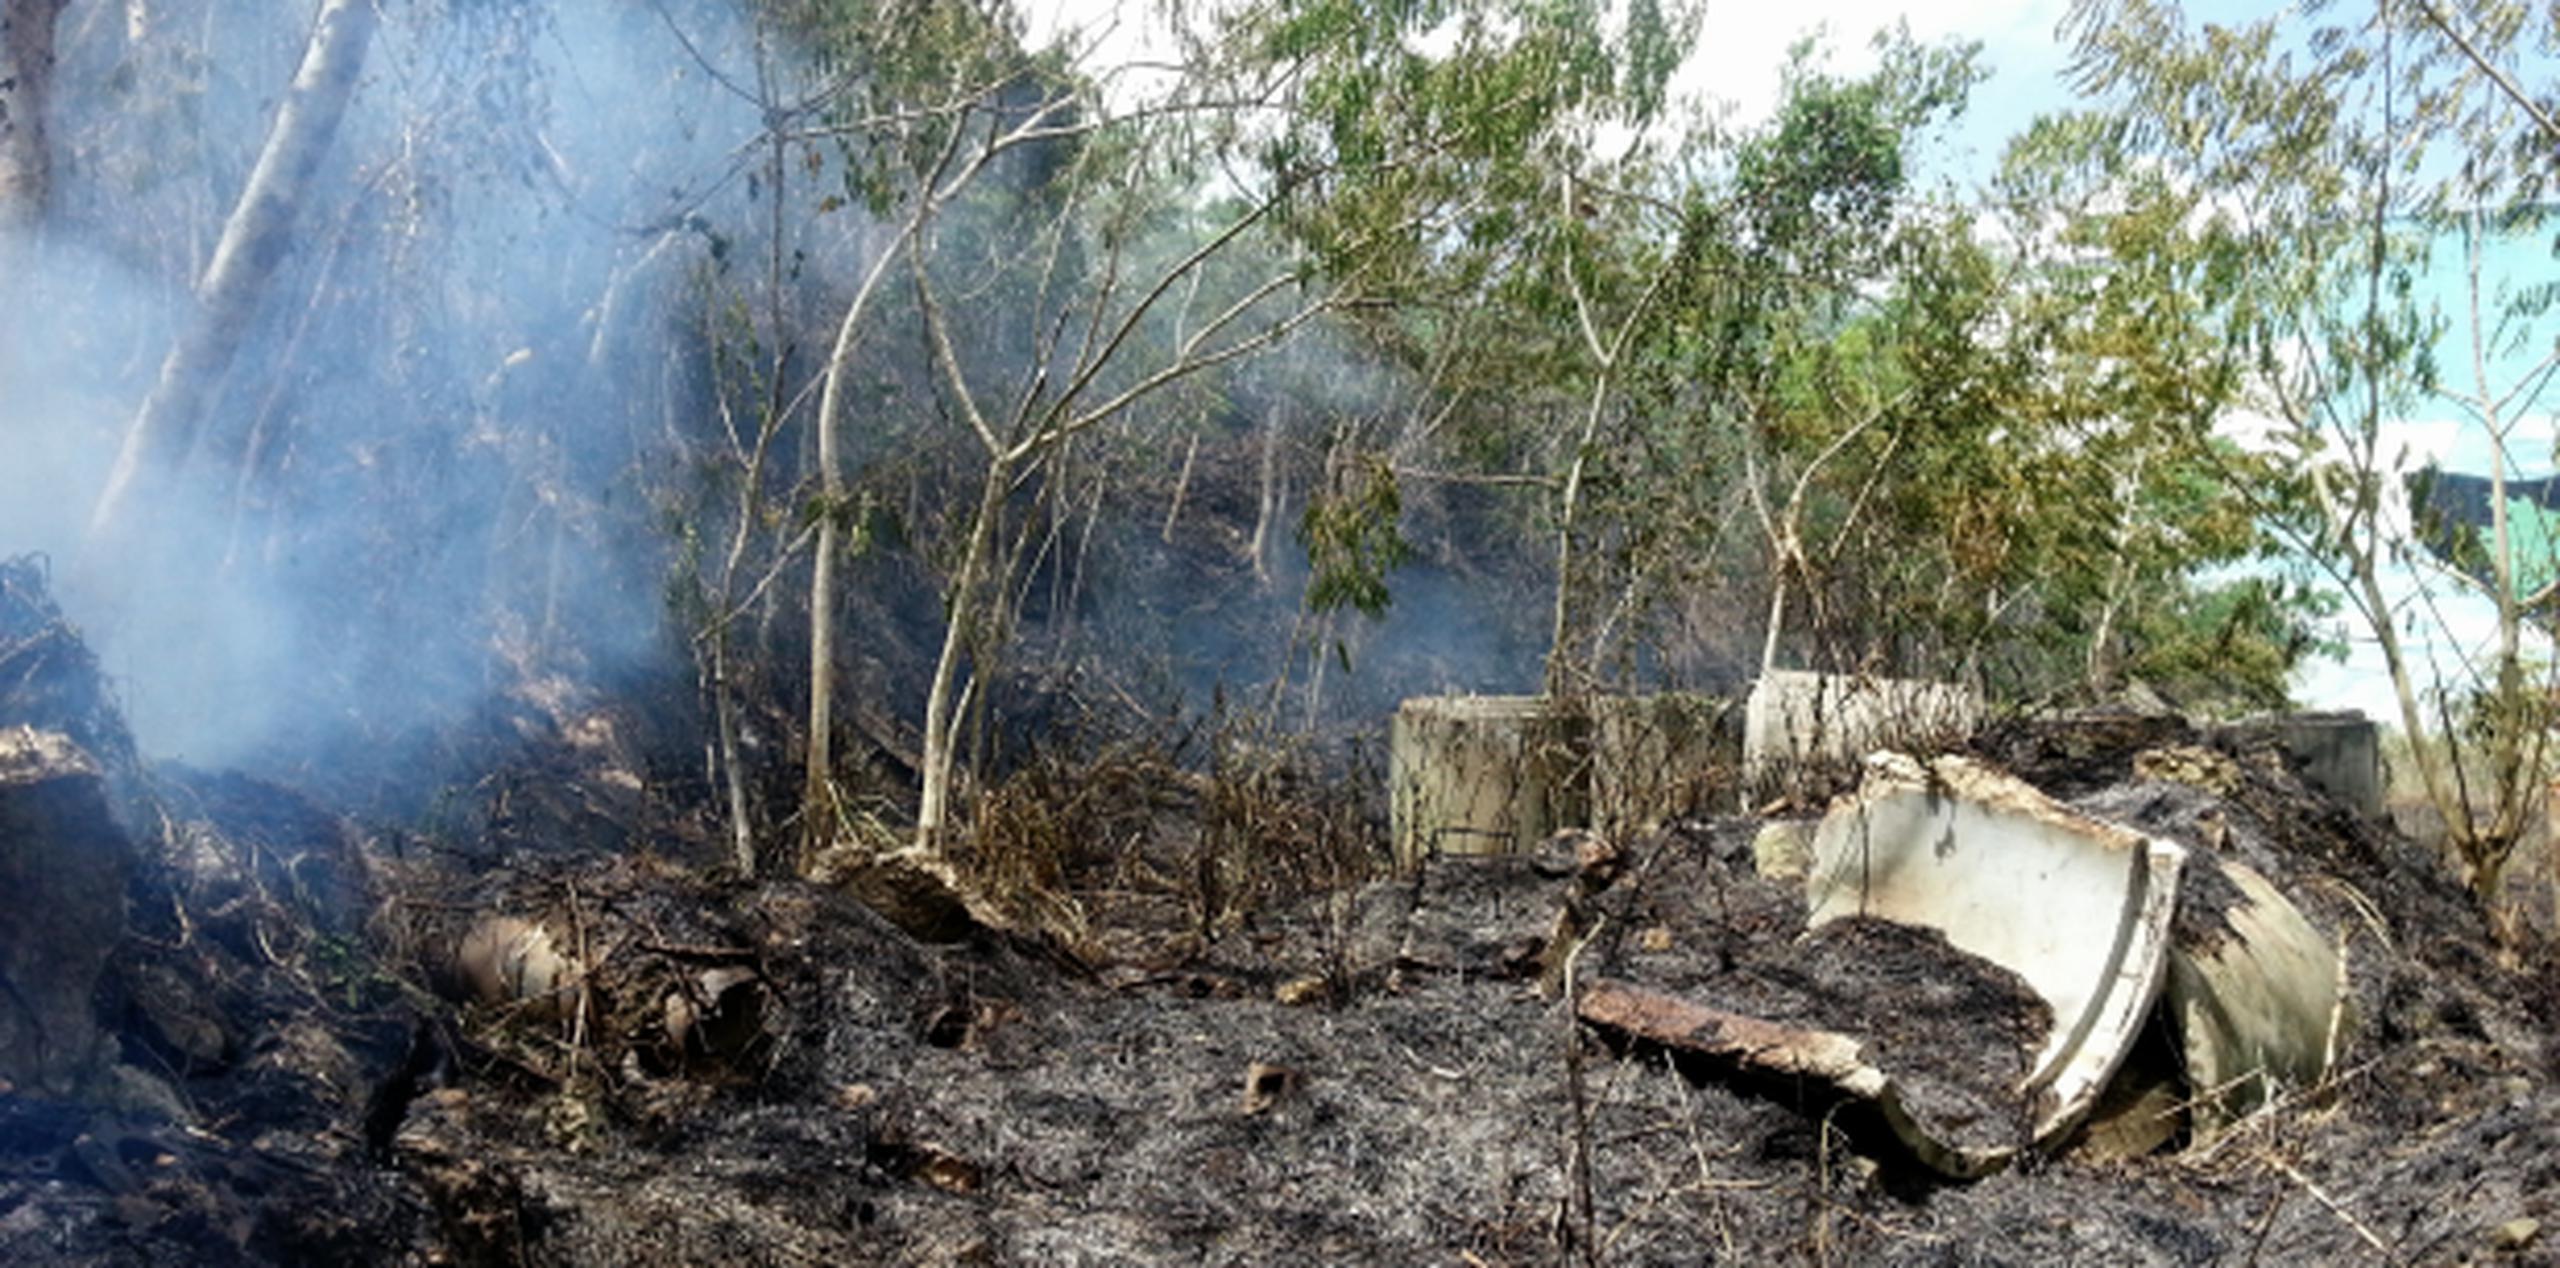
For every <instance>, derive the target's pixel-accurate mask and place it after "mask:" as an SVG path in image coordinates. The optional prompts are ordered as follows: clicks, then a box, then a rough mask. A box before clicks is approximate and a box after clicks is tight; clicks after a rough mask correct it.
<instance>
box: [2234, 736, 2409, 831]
mask: <svg viewBox="0 0 2560 1268" xmlns="http://www.w3.org/2000/svg"><path fill="white" fill-rule="evenodd" d="M2214 736H2215V738H2216V739H2218V740H2220V741H2222V742H2223V744H2224V745H2225V746H2226V747H2232V746H2235V743H2236V744H2251V743H2271V744H2273V745H2275V746H2276V747H2277V748H2279V749H2281V750H2283V752H2284V755H2285V757H2286V759H2287V760H2289V761H2291V762H2292V763H2293V766H2294V769H2296V770H2298V771H2300V772H2302V779H2303V782H2305V783H2307V784H2310V785H2311V786H2312V787H2314V788H2317V789H2319V790H2320V791H2322V792H2324V793H2327V794H2328V795H2329V796H2330V797H2331V798H2332V799H2334V800H2336V801H2337V802H2338V803H2339V804H2341V805H2344V806H2346V807H2348V808H2349V809H2351V810H2354V811H2355V812H2356V813H2357V814H2359V815H2362V816H2364V817H2365V818H2367V819H2377V818H2380V817H2381V815H2382V807H2383V800H2382V792H2383V789H2382V741H2381V736H2380V733H2379V730H2378V729H2377V728H2376V727H2375V726H2374V723H2373V720H2372V719H2371V718H2368V717H2366V716H2364V715H2363V714H2362V713H2356V712H2346V713H2282V714H2275V715H2272V716H2269V717H2263V718H2249V719H2246V720H2244V721H2240V722H2234V723H2231V724H2229V725H2227V726H2222V727H2218V728H2216V729H2215V731H2214Z"/></svg>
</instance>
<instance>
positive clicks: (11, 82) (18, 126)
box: [0, 0, 62, 231]
mask: <svg viewBox="0 0 2560 1268" xmlns="http://www.w3.org/2000/svg"><path fill="white" fill-rule="evenodd" d="M61 13H62V0H0V231H8V230H13V229H23V228H27V227H29V226H32V225H34V224H35V223H36V221H37V220H38V219H39V218H41V217H42V216H43V214H44V206H45V200H46V198H47V196H48V195H49V194H50V193H51V191H52V188H53V161H52V153H51V151H50V149H49V148H48V147H47V146H46V144H45V134H44V132H45V130H44V114H45V99H46V98H47V97H48V96H49V95H50V90H51V89H52V87H53V26H54V19H55V18H56V17H58V16H60V15H61Z"/></svg>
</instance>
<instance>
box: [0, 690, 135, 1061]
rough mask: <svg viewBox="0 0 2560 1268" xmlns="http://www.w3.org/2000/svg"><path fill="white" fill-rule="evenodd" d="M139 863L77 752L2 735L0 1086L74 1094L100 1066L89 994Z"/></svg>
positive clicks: (63, 741) (118, 930)
mask: <svg viewBox="0 0 2560 1268" xmlns="http://www.w3.org/2000/svg"><path fill="white" fill-rule="evenodd" d="M131 856H132V847H131V845H130V843H129V842H128V841H127V840H126V838H125V835H124V833H123V831H122V830H120V829H119V828H117V826H116V823H115V819H114V817H113V816H112V815H111V814H110V813H109V811H108V808H107V794H106V786H105V782H104V779H103V777H102V776H101V775H100V773H99V770H98V767H97V764H96V763H94V762H92V761H90V760H89V757H88V755H87V754H86V753H83V752H81V751H80V748H79V746H77V745H75V744H73V743H72V742H71V741H70V739H68V738H67V737H65V736H63V735H61V734H59V733H56V732H50V731H38V730H35V729H33V728H30V727H13V728H8V729H5V730H0V1080H6V1081H8V1082H10V1083H12V1084H16V1085H18V1086H21V1087H25V1088H31V1089H34V1090H37V1091H41V1092H47V1093H51V1094H55V1095H68V1094H71V1093H72V1092H74V1091H75V1090H76V1089H77V1087H78V1085H79V1083H80V1082H81V1080H82V1079H83V1078H84V1077H85V1076H87V1075H88V1074H90V1073H91V1072H93V1071H95V1070H96V1069H98V1068H99V1066H100V1064H101V1063H100V1062H99V1060H98V1057H99V1055H100V1054H99V1048H100V1046H101V1044H102V1042H103V1041H102V1039H101V1037H100V1032H99V1029H98V1024H97V1018H96V1016H95V1013H94V1011H93V1009H92V1007H91V1004H90V995H91V992H92V991H93V990H95V989H96V987H97V983H98V974H99V972H100V970H101V969H103V968H104V967H105V965H106V962H107V955H108V953H109V952H110V951H112V950H113V949H114V947H115V944H116V940H117V939H118V938H120V937H122V936H123V934H124V919H125V911H124V901H125V878H126V874H127V872H128V870H129V868H130V867H131Z"/></svg>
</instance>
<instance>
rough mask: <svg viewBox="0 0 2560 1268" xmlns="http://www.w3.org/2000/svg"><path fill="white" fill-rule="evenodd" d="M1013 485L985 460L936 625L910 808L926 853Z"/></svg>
mask: <svg viewBox="0 0 2560 1268" xmlns="http://www.w3.org/2000/svg"><path fill="white" fill-rule="evenodd" d="M1012 482H1013V461H1012V458H1011V456H1010V455H1009V454H1007V453H999V454H997V455H996V456H994V457H993V458H990V459H989V460H988V462H987V482H986V484H985V485H984V486H982V487H981V488H980V489H979V491H978V513H977V518H975V519H974V520H972V521H971V522H970V525H969V548H968V551H967V553H966V554H965V555H963V556H962V558H961V560H960V576H959V577H958V579H956V580H954V581H953V582H952V583H951V611H950V614H949V616H948V617H947V618H945V620H944V622H943V627H942V655H941V657H940V659H938V660H937V661H936V662H935V663H934V667H933V686H932V687H931V689H929V690H928V691H927V693H926V695H925V705H924V796H923V798H922V799H921V804H920V805H918V807H917V809H916V848H917V849H918V850H920V851H922V852H924V853H926V854H931V853H933V852H934V851H935V850H936V849H938V848H939V840H938V839H939V838H940V836H941V835H942V828H943V824H944V823H946V822H947V821H948V820H949V818H950V812H951V769H952V761H953V756H954V753H953V744H952V739H953V736H954V733H955V732H956V731H957V730H958V729H959V726H958V724H959V714H960V710H959V708H958V706H957V703H956V702H955V701H954V700H953V699H952V695H951V692H952V687H953V685H954V684H955V683H956V682H957V681H958V679H959V676H960V653H961V649H962V648H964V647H966V646H968V645H969V642H970V632H971V630H972V628H973V627H974V626H975V625H976V624H977V622H978V620H979V619H980V616H981V613H980V612H979V611H978V604H979V600H978V592H979V590H980V588H981V585H980V580H979V575H978V574H979V573H981V572H983V571H985V568H986V563H987V555H988V554H989V552H990V551H992V550H993V548H994V546H995V535H996V521H997V519H998V518H999V517H1001V516H1002V515H1003V514H1004V495H1005V490H1006V489H1007V488H1008V487H1009V486H1010V485H1011V484H1012Z"/></svg>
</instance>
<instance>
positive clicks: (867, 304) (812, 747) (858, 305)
mask: <svg viewBox="0 0 2560 1268" xmlns="http://www.w3.org/2000/svg"><path fill="white" fill-rule="evenodd" d="M927 209H928V204H926V203H925V202H924V201H922V200H919V202H918V205H917V209H916V212H915V214H914V215H913V216H910V217H909V218H908V220H907V222H906V224H905V226H904V227H903V228H901V229H899V231H898V233H897V235H896V236H895V237H893V238H890V239H889V240H888V241H887V242H886V243H884V244H882V245H881V246H880V247H879V249H878V251H877V253H875V254H874V255H873V256H872V257H871V271H870V272H868V273H866V274H864V275H863V278H862V289H861V290H859V291H856V292H855V293H854V296H853V302H852V303H851V304H849V305H847V306H846V307H845V311H844V320H843V321H842V322H840V323H838V324H837V326H836V339H835V345H834V346H833V347H832V348H830V349H829V350H828V352H827V366H826V369H825V371H824V372H823V378H822V386H821V388H820V390H819V393H818V421H817V424H816V425H817V431H818V484H819V489H820V492H821V495H822V496H823V497H824V499H825V502H826V509H825V513H824V514H822V515H820V516H819V518H818V546H817V554H816V555H815V556H814V557H813V559H812V563H811V566H810V570H809V742H808V746H807V758H808V760H807V763H806V765H805V766H804V767H803V769H802V774H803V779H804V786H803V788H802V792H801V798H800V814H801V831H802V835H803V838H804V840H805V842H806V844H807V847H808V852H809V853H810V854H811V855H813V856H814V855H815V854H816V853H817V851H818V850H820V849H823V848H824V847H825V846H826V843H827V841H828V839H829V838H830V837H831V836H832V835H833V833H834V831H835V824H836V803H835V687H836V617H835V593H836V554H837V553H838V552H839V551H841V550H842V549H844V546H843V543H842V541H841V536H842V523H843V520H844V516H845V501H846V498H847V496H848V486H847V485H846V484H845V478H844V458H843V456H842V455H841V454H840V453H839V452H838V450H839V449H841V448H842V446H841V444H840V443H839V438H838V436H837V430H838V428H839V427H840V426H841V425H842V420H843V417H844V408H845V405H844V397H845V388H844V378H845V372H846V370H847V368H848V367H850V366H851V365H852V364H853V351H854V348H855V347H856V346H858V345H859V344H860V343H861V340H862V334H863V331H864V330H865V329H866V328H867V327H866V325H865V323H864V321H863V318H864V316H865V315H866V314H868V313H869V312H870V311H871V297H872V296H873V295H874V294H875V293H877V292H878V291H879V289H880V279H881V278H883V277H885V276H887V275H888V272H889V265H890V263H891V262H892V261H894V260H896V259H897V258H898V253H899V252H901V251H904V250H907V249H908V248H907V244H908V241H909V240H910V239H912V238H913V237H914V236H915V232H916V227H917V226H918V225H920V224H922V223H923V220H924V216H925V214H926V211H927Z"/></svg>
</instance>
